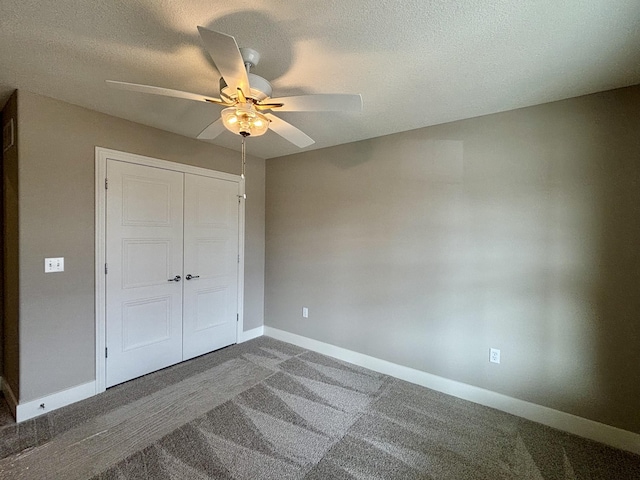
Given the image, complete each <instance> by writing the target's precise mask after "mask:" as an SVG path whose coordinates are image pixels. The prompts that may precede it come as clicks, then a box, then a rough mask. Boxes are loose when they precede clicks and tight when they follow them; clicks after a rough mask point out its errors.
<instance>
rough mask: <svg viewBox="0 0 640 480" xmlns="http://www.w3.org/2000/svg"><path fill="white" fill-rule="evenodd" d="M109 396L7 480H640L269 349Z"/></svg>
mask: <svg viewBox="0 0 640 480" xmlns="http://www.w3.org/2000/svg"><path fill="white" fill-rule="evenodd" d="M237 376H242V380H238V379H237V378H235V377H237ZM189 382H190V383H189ZM137 385H139V387H138V386H137ZM187 385H191V386H190V387H188V388H186V386H187ZM216 385H217V386H216ZM189 388H192V389H194V390H196V389H197V391H194V392H191V393H189V392H186V390H188V389H189ZM177 390H179V391H180V392H181V393H180V395H183V396H185V395H186V396H185V397H184V398H183V399H182V400H180V402H185V400H184V399H188V400H189V402H193V405H195V406H192V408H191V409H190V410H188V413H185V412H186V411H185V412H180V415H179V416H177V415H175V413H176V412H174V411H173V410H171V409H172V408H174V407H173V406H172V405H173V404H174V403H175V400H174V399H173V398H171V397H168V396H170V395H172V394H173V392H174V391H177ZM218 390H224V391H225V392H226V395H225V394H224V392H222V393H221V392H219V391H218ZM202 391H205V393H204V394H200V392H202ZM104 395H105V397H108V399H109V401H105V400H104V399H103V398H101V397H103V396H102V395H101V396H98V397H94V399H90V401H87V402H88V403H86V404H85V406H80V405H76V406H71V407H67V409H63V411H59V413H57V414H56V412H53V413H52V414H50V415H49V416H45V417H41V418H47V417H50V418H47V422H46V423H47V425H49V427H50V430H49V432H50V435H49V436H50V438H49V439H48V440H46V441H44V442H43V443H41V444H38V440H37V439H36V440H35V444H34V446H33V447H32V448H30V449H28V450H27V451H26V452H23V453H21V454H15V453H14V454H13V455H10V456H9V457H7V458H6V459H5V460H2V461H0V478H65V479H67V478H68V479H71V478H93V479H104V480H106V479H150V480H164V479H252V480H254V479H279V480H280V479H281V480H285V479H313V480H316V479H334V478H335V479H388V478H401V479H431V478H433V479H447V480H448V479H451V480H453V479H456V480H466V479H470V480H471V479H491V480H495V479H532V480H539V479H544V480H555V479H558V480H572V479H589V480H595V479H607V480H609V479H620V480H624V479H636V480H637V479H640V457H638V456H635V455H632V454H629V453H626V452H622V451H619V450H615V449H612V448H609V447H606V446H604V445H601V444H597V443H595V442H590V441H587V440H584V439H581V438H578V437H575V436H572V435H568V434H564V433H561V432H558V431H556V430H553V429H550V428H547V427H544V426H542V425H539V424H535V423H533V422H529V421H526V420H523V419H520V418H518V417H514V416H512V415H508V414H505V413H502V412H499V411H496V410H493V409H490V408H487V407H483V406H480V405H477V404H473V403H470V402H466V401H463V400H460V399H456V398H453V397H449V396H447V395H444V394H440V393H438V392H434V391H432V390H428V389H425V388H422V387H418V386H415V385H412V384H409V383H406V382H403V381H400V380H397V379H394V378H391V377H388V376H385V375H381V374H378V373H375V372H372V371H369V370H366V369H362V368H360V367H356V366H353V365H349V364H346V363H343V362H339V361H336V360H333V359H331V358H329V357H326V356H323V355H319V354H317V353H313V352H309V351H305V350H302V349H300V348H298V347H295V346H292V345H289V344H286V343H282V342H278V341H276V340H273V339H270V338H267V337H261V338H259V339H256V340H253V341H251V342H247V343H245V344H242V345H237V346H233V347H229V348H227V349H224V350H222V351H219V352H215V353H213V354H210V355H206V356H204V357H200V358H199V359H196V360H194V361H191V362H186V363H185V364H181V365H179V366H175V367H172V368H170V369H166V370H163V371H162V372H157V373H156V374H152V375H149V376H146V377H143V379H139V380H136V381H133V382H129V383H128V384H125V385H123V386H120V387H116V388H114V389H110V390H109V391H107V392H106V393H105V394H104ZM216 395H217V397H216V398H213V399H212V397H213V396H216ZM122 402H128V403H129V404H130V405H131V407H123V406H122ZM163 402H164V403H163ZM189 402H186V403H189ZM82 403H85V402H82ZM136 405H138V406H139V408H138V407H136ZM149 405H154V406H156V410H157V411H158V412H159V413H158V414H157V415H156V416H155V420H154V421H148V420H144V421H143V420H140V419H139V417H140V413H139V412H140V411H145V410H144V409H149V408H150V407H149ZM209 407H211V408H209ZM136 408H138V410H136ZM185 408H186V407H185ZM168 409H169V410H168ZM120 410H122V411H120ZM167 410H168V411H167ZM127 415H128V416H127ZM158 415H159V416H158ZM110 417H114V418H115V417H117V418H118V419H122V418H126V420H123V421H122V422H120V423H117V426H113V425H116V424H115V423H114V422H115V421H111V423H109V422H110V421H107V420H105V419H109V418H110ZM178 417H179V418H178ZM72 418H73V420H72ZM136 421H137V422H138V423H136ZM40 422H41V423H43V420H40ZM144 422H147V423H144ZM105 425H106V427H105ZM118 428H119V429H120V430H121V431H120V433H119V435H120V436H118V433H117V432H115V430H117V429H118ZM36 430H37V428H36ZM93 430H95V431H96V433H93V434H92V433H91V432H92V431H93ZM112 430H113V432H112ZM1 432H2V430H0V433H1ZM105 432H106V433H105ZM100 435H103V436H104V437H105V438H101V437H100ZM109 436H112V438H111V439H109V438H107V437H109ZM134 438H135V441H134V440H133V439H134ZM92 442H93V443H92ZM127 442H131V445H135V446H137V447H138V448H135V447H134V448H132V447H131V445H129V444H127ZM28 443H29V442H27V441H25V440H24V439H23V441H22V445H21V447H24V445H25V444H28ZM79 444H82V445H83V449H82V451H81V452H80V453H81V454H78V453H77V452H76V450H77V449H78V445H79ZM38 445H39V446H38ZM131 452H135V453H131ZM52 453H55V455H56V456H57V457H58V458H57V459H51V458H50V457H51V456H52ZM3 475H6V476H3Z"/></svg>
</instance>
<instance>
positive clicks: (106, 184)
mask: <svg viewBox="0 0 640 480" xmlns="http://www.w3.org/2000/svg"><path fill="white" fill-rule="evenodd" d="M108 188H109V179H108V178H105V179H104V189H105V190H107V189H108Z"/></svg>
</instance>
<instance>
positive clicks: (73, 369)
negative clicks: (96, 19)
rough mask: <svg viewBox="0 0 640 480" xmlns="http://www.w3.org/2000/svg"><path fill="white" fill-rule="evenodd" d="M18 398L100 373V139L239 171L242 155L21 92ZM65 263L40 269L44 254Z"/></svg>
mask: <svg viewBox="0 0 640 480" xmlns="http://www.w3.org/2000/svg"><path fill="white" fill-rule="evenodd" d="M19 93H20V97H19V100H20V101H19V103H18V111H19V115H20V127H21V128H20V137H19V140H20V172H19V175H20V402H25V401H29V400H32V399H35V398H39V397H42V396H44V395H47V394H50V393H53V392H57V391H60V390H63V389H66V388H69V387H73V386H75V385H79V384H82V383H85V382H89V381H91V380H93V379H94V378H95V366H94V362H95V354H94V347H95V335H94V325H95V323H94V322H95V320H94V288H95V287H94V148H95V146H101V147H106V148H111V149H115V150H121V151H126V152H131V153H136V154H141V155H146V156H150V157H155V158H160V159H163V160H169V161H173V162H179V163H185V164H189V165H195V166H198V167H204V168H211V169H214V170H219V171H223V172H229V173H236V174H237V173H239V170H240V154H239V153H238V152H234V151H231V150H227V149H223V148H219V147H216V146H213V145H210V144H207V143H204V142H200V141H197V140H193V139H189V138H186V137H182V136H178V135H174V134H170V133H167V132H163V131H160V130H157V129H153V128H150V127H145V126H142V125H139V124H135V123H131V122H127V121H124V120H121V119H117V118H114V117H110V116H107V115H103V114H100V113H97V112H93V111H90V110H87V109H84V108H79V107H76V106H73V105H70V104H66V103H63V102H60V101H57V100H53V99H50V98H46V97H42V96H38V95H35V94H32V93H29V92H25V91H20V92H19ZM263 185H264V160H262V159H259V158H255V157H251V158H249V159H248V166H247V196H248V199H247V202H246V238H247V242H246V243H247V248H246V250H245V254H246V258H245V260H246V272H245V275H246V281H245V305H246V306H245V323H244V327H245V329H250V328H254V327H257V326H260V325H262V321H263V288H264V286H263V281H264V275H263V271H264V270H263V268H264V186H263ZM58 256H59V257H64V258H65V272H64V273H61V274H48V275H45V274H44V273H43V261H44V258H45V257H58Z"/></svg>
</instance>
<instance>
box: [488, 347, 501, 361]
mask: <svg viewBox="0 0 640 480" xmlns="http://www.w3.org/2000/svg"><path fill="white" fill-rule="evenodd" d="M489 361H490V362H491V363H500V350H498V349H497V348H492V349H491V351H490V352H489Z"/></svg>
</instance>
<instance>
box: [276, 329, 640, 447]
mask: <svg viewBox="0 0 640 480" xmlns="http://www.w3.org/2000/svg"><path fill="white" fill-rule="evenodd" d="M264 334H265V335H267V336H269V337H273V338H275V339H277V340H282V341H283V342H288V343H292V344H294V345H298V346H299V347H302V348H306V349H308V350H313V351H314V352H318V353H322V354H324V355H328V356H330V357H334V358H337V359H339V360H343V361H346V362H349V363H353V364H354V365H359V366H361V367H365V368H368V369H370V370H373V371H376V372H379V373H384V374H386V375H391V376H392V377H396V378H399V379H401V380H406V381H407V382H411V383H415V384H417V385H421V386H423V387H427V388H430V389H432V390H437V391H439V392H443V393H446V394H448V395H452V396H454V397H458V398H462V399H464V400H469V401H471V402H474V403H479V404H480V405H485V406H487V407H492V408H495V409H497V410H501V411H503V412H507V413H511V414H512V415H517V416H519V417H522V418H526V419H527V420H532V421H534V422H538V423H542V424H543V425H547V426H549V427H553V428H556V429H558V430H562V431H565V432H569V433H572V434H574V435H578V436H581V437H585V438H588V439H591V440H595V441H597V442H601V443H604V444H607V445H610V446H612V447H615V448H619V449H622V450H626V451H628V452H632V453H635V454H638V455H640V435H638V434H637V433H633V432H629V431H627V430H622V429H620V428H616V427H612V426H610V425H605V424H603V423H599V422H595V421H593V420H589V419H586V418H582V417H578V416H576V415H572V414H570V413H565V412H561V411H558V410H554V409H552V408H548V407H544V406H542V405H536V404H534V403H530V402H526V401H524V400H519V399H517V398H512V397H508V396H506V395H502V394H500V393H496V392H492V391H490V390H485V389H483V388H479V387H474V386H473V385H468V384H465V383H461V382H456V381H455V380H449V379H447V378H444V377H439V376H437V375H432V374H430V373H426V372H423V371H420V370H416V369H414V368H409V367H405V366H402V365H397V364H395V363H391V362H387V361H386V360H381V359H379V358H375V357H371V356H369V355H364V354H362V353H358V352H354V351H351V350H347V349H345V348H341V347H336V346H335V345H331V344H328V343H324V342H320V341H318V340H313V339H311V338H307V337H303V336H300V335H296V334H294V333H289V332H285V331H284V330H279V329H277V328H272V327H267V326H265V327H264Z"/></svg>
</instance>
